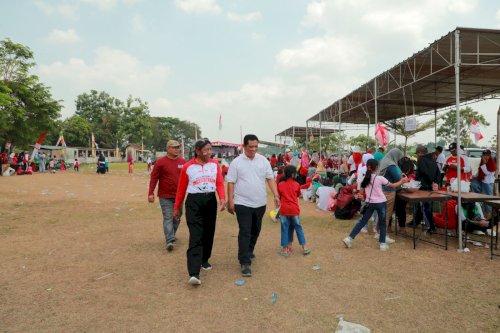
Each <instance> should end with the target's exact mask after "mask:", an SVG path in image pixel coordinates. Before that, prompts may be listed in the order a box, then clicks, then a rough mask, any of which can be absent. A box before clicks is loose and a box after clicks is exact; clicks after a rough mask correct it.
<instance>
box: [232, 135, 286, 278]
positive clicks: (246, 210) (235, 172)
mask: <svg viewBox="0 0 500 333" xmlns="http://www.w3.org/2000/svg"><path fill="white" fill-rule="evenodd" d="M258 147H259V139H258V138H257V136H255V135H253V134H247V135H245V137H244V138H243V154H241V155H240V156H238V157H237V158H235V159H234V160H233V162H231V165H229V170H228V173H227V176H226V181H227V200H228V211H229V213H231V214H234V213H235V212H236V218H237V220H238V225H239V228H240V231H239V234H238V260H239V261H240V265H241V274H242V275H243V276H246V277H250V276H252V270H251V267H250V266H251V264H252V259H253V258H255V256H254V254H253V253H254V249H255V244H256V243H257V238H258V237H259V233H260V229H261V226H262V217H263V216H264V213H265V212H266V203H267V193H266V182H267V184H268V186H269V188H270V189H271V191H272V192H273V194H274V204H275V206H276V208H278V207H279V205H280V199H279V195H278V190H277V187H276V182H275V181H274V173H273V170H272V169H271V164H270V163H269V161H268V160H267V159H266V158H265V157H264V156H262V155H259V154H257V150H258Z"/></svg>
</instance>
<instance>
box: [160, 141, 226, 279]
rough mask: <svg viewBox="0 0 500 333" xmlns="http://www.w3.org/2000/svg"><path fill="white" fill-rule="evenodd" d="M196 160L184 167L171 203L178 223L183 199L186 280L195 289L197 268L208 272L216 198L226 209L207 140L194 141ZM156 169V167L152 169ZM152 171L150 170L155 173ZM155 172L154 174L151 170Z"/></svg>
mask: <svg viewBox="0 0 500 333" xmlns="http://www.w3.org/2000/svg"><path fill="white" fill-rule="evenodd" d="M194 147H195V157H194V158H193V159H192V160H191V161H189V162H187V163H186V164H184V166H183V167H182V170H181V174H180V178H179V186H178V188H177V194H176V197H175V204H174V219H175V220H177V221H178V220H179V209H180V207H181V205H182V203H183V202H184V196H185V195H186V192H187V193H188V195H187V198H186V221H187V226H188V228H189V247H188V250H187V264H188V273H189V281H188V283H189V284H190V285H192V286H198V285H200V284H201V281H200V269H201V268H203V270H206V271H207V270H211V269H212V265H211V264H210V263H209V262H208V260H209V259H210V257H211V255H212V246H213V243H214V234H215V221H216V219H217V198H216V196H215V192H217V194H218V196H219V211H223V210H224V209H225V207H226V195H225V192H224V179H223V178H222V171H221V168H220V166H219V163H218V161H217V160H215V159H211V156H212V144H211V143H210V141H209V140H208V139H202V140H198V141H196V143H195V145H194ZM154 169H156V167H155V168H154ZM154 169H153V170H154ZM153 172H154V171H153Z"/></svg>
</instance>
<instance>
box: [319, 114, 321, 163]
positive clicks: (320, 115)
mask: <svg viewBox="0 0 500 333" xmlns="http://www.w3.org/2000/svg"><path fill="white" fill-rule="evenodd" d="M319 156H321V112H320V114H319Z"/></svg>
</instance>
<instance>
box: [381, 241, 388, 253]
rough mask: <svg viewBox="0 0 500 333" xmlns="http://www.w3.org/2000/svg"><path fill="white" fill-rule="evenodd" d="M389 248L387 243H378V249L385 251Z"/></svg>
mask: <svg viewBox="0 0 500 333" xmlns="http://www.w3.org/2000/svg"><path fill="white" fill-rule="evenodd" d="M387 250H389V245H387V243H380V251H387Z"/></svg>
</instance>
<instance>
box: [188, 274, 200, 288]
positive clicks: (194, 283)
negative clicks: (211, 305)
mask: <svg viewBox="0 0 500 333" xmlns="http://www.w3.org/2000/svg"><path fill="white" fill-rule="evenodd" d="M188 283H189V284H190V285H192V286H199V285H200V284H201V281H200V279H198V278H197V277H196V276H191V277H190V278H189V281H188Z"/></svg>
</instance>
